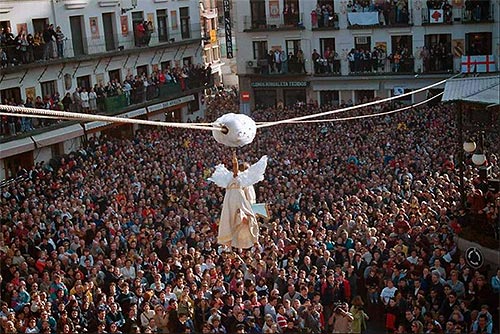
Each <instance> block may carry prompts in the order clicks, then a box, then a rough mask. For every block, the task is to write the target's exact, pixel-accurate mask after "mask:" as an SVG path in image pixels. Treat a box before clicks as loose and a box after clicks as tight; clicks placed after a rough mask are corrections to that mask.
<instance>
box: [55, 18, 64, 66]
mask: <svg viewBox="0 0 500 334" xmlns="http://www.w3.org/2000/svg"><path fill="white" fill-rule="evenodd" d="M56 45H57V57H58V58H59V59H61V58H63V57H64V33H63V32H62V30H61V27H60V26H57V28H56Z"/></svg>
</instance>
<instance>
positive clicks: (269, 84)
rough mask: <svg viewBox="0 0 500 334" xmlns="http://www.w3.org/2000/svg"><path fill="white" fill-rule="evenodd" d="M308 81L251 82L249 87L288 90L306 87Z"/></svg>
mask: <svg viewBox="0 0 500 334" xmlns="http://www.w3.org/2000/svg"><path fill="white" fill-rule="evenodd" d="M308 85H309V81H263V82H252V83H251V84H250V86H252V87H253V88H268V87H269V88H279V87H282V88H289V87H307V86H308Z"/></svg>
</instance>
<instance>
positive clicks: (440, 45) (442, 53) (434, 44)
mask: <svg viewBox="0 0 500 334" xmlns="http://www.w3.org/2000/svg"><path fill="white" fill-rule="evenodd" d="M424 51H425V53H426V54H427V55H425V56H423V57H422V59H423V65H424V72H443V71H446V72H448V71H451V70H452V69H453V55H452V54H451V34H433V35H425V49H424ZM424 51H423V52H424Z"/></svg>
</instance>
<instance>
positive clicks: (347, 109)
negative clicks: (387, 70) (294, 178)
mask: <svg viewBox="0 0 500 334" xmlns="http://www.w3.org/2000/svg"><path fill="white" fill-rule="evenodd" d="M461 74H462V73H458V74H455V75H454V76H452V77H450V78H448V79H445V80H441V81H439V82H436V83H433V84H431V85H428V86H426V87H423V88H419V89H417V90H414V91H411V92H408V93H404V94H401V95H397V96H392V97H387V98H385V99H381V100H376V101H371V102H367V103H363V104H358V105H355V106H351V107H345V108H341V109H336V110H330V111H325V112H321V113H317V114H310V115H305V116H299V117H294V118H289V119H283V120H279V121H272V122H262V123H259V124H258V125H257V128H266V127H270V126H275V125H280V124H286V123H293V122H295V121H302V120H307V119H311V118H317V117H322V116H328V115H332V114H338V113H341V112H344V111H349V110H354V109H359V108H363V107H368V106H372V105H375V104H379V103H384V102H389V101H392V100H396V99H399V98H401V97H405V96H410V95H414V94H416V93H420V92H423V91H426V90H428V89H430V88H432V87H436V86H439V85H442V84H444V83H446V81H448V80H451V79H454V78H456V77H458V76H459V75H461Z"/></svg>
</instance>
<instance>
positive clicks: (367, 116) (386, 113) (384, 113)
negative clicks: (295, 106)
mask: <svg viewBox="0 0 500 334" xmlns="http://www.w3.org/2000/svg"><path fill="white" fill-rule="evenodd" d="M443 94H444V92H441V93H439V94H437V95H434V96H433V97H431V98H428V99H427V100H424V101H420V102H418V103H415V104H412V105H410V106H406V107H403V108H399V109H395V110H390V111H384V112H380V113H375V114H369V115H358V116H351V117H343V118H330V119H313V120H305V121H292V122H290V123H292V124H302V123H304V124H305V123H323V122H325V123H326V122H340V121H351V120H356V119H362V118H370V117H378V116H384V115H390V114H395V113H397V112H400V111H404V110H408V109H412V108H415V107H418V106H420V105H422V104H426V103H427V102H429V101H432V100H434V99H435V98H438V97H440V96H441V95H443Z"/></svg>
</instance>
